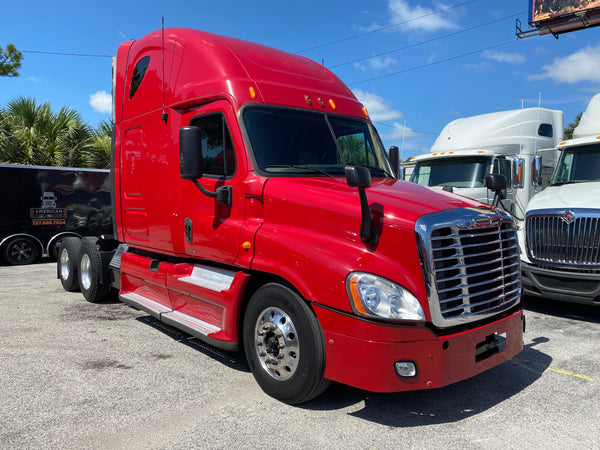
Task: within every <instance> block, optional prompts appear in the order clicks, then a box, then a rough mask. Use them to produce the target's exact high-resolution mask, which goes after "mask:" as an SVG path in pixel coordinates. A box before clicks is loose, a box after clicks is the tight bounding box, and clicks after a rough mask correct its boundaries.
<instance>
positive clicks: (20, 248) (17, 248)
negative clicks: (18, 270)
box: [4, 237, 39, 266]
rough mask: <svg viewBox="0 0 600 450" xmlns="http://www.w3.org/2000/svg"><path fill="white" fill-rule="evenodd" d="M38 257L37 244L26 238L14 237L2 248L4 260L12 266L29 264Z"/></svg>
mask: <svg viewBox="0 0 600 450" xmlns="http://www.w3.org/2000/svg"><path fill="white" fill-rule="evenodd" d="M38 256H39V250H38V245H37V243H36V242H35V241H34V240H33V239H30V238H28V237H16V238H13V239H11V240H10V241H8V242H7V244H6V246H5V247H4V259H5V260H6V262H7V263H9V264H12V265H13V266H24V265H25V264H31V263H32V262H34V261H35V260H36V259H37V257H38Z"/></svg>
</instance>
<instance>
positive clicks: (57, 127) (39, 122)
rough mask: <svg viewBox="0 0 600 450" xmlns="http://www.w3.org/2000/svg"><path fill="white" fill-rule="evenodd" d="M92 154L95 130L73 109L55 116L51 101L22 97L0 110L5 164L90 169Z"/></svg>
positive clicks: (0, 153) (0, 158)
mask: <svg viewBox="0 0 600 450" xmlns="http://www.w3.org/2000/svg"><path fill="white" fill-rule="evenodd" d="M92 152H93V137H92V130H91V129H90V127H89V126H88V125H87V124H85V123H84V122H83V120H82V119H81V116H80V115H79V113H78V112H77V111H75V110H74V109H71V108H67V107H63V108H61V109H60V111H59V112H58V113H53V112H52V109H51V105H50V103H48V102H44V103H42V104H38V103H37V102H36V101H35V100H34V99H31V98H23V97H19V98H17V99H16V100H13V101H11V102H9V103H8V106H7V107H6V108H4V109H2V110H0V161H2V162H7V163H13V164H14V163H16V164H30V165H50V166H64V167H89V166H90V161H91V160H92V159H93V158H92V156H90V153H92Z"/></svg>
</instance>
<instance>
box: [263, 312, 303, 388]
mask: <svg viewBox="0 0 600 450" xmlns="http://www.w3.org/2000/svg"><path fill="white" fill-rule="evenodd" d="M254 331H255V332H254V344H255V348H256V354H257V355H258V358H259V360H260V363H261V365H262V367H263V369H264V370H265V372H267V373H268V374H269V375H270V376H271V377H273V378H275V379H276V380H281V381H285V380H288V379H290V378H291V377H292V376H293V375H294V373H296V370H297V368H298V361H299V358H300V346H299V342H298V333H297V332H296V327H295V326H294V323H293V322H292V320H291V319H290V317H289V316H288V315H287V314H286V313H285V312H283V311H282V310H281V309H279V308H267V309H265V310H264V311H263V312H262V313H261V314H260V316H259V317H258V320H257V321H256V326H255V328H254Z"/></svg>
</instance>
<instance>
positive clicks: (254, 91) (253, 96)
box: [248, 86, 256, 100]
mask: <svg viewBox="0 0 600 450" xmlns="http://www.w3.org/2000/svg"><path fill="white" fill-rule="evenodd" d="M248 90H249V91H250V97H252V98H253V99H255V100H256V90H255V89H254V87H253V86H250V87H249V88H248Z"/></svg>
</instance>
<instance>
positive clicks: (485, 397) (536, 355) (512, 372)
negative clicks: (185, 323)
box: [136, 316, 552, 427]
mask: <svg viewBox="0 0 600 450" xmlns="http://www.w3.org/2000/svg"><path fill="white" fill-rule="evenodd" d="M136 320H138V321H140V322H142V323H144V324H146V325H149V326H151V327H152V328H154V329H156V330H158V331H160V332H162V333H164V334H165V335H167V336H169V337H171V338H172V339H174V340H176V341H177V342H180V343H182V344H184V345H188V346H190V347H191V348H193V349H195V350H197V351H199V352H200V353H202V354H204V355H207V356H209V357H211V358H213V359H215V360H217V361H220V362H221V363H222V364H224V365H225V366H227V367H229V368H231V369H234V370H238V371H241V372H246V373H250V369H249V367H248V364H247V362H246V358H245V356H244V353H243V352H242V351H239V352H227V351H223V350H219V349H217V348H215V347H212V346H211V345H209V344H206V343H204V342H202V341H201V340H199V339H197V338H195V337H193V336H190V335H189V334H187V333H185V332H183V331H180V330H178V329H176V328H173V327H171V326H169V325H166V324H164V323H162V322H160V321H159V320H157V319H155V318H154V317H152V316H142V317H138V318H137V319H136ZM547 341H548V339H547V338H542V337H540V338H536V339H533V341H532V342H531V343H530V344H528V345H525V346H524V348H523V351H522V352H521V353H520V354H519V355H517V357H516V358H513V359H512V360H511V361H508V362H506V363H504V364H502V365H500V366H498V367H495V368H493V369H491V370H489V371H487V372H484V373H482V374H480V375H478V376H476V377H474V378H471V379H469V380H465V381H462V382H460V383H456V384H453V385H450V386H447V387H444V388H440V389H433V390H429V391H413V392H401V393H392V394H389V393H386V394H378V393H373V392H368V391H364V390H361V389H356V388H352V387H350V386H346V385H342V384H339V383H332V385H331V386H330V387H329V388H328V389H327V390H326V391H325V392H324V393H323V394H322V395H321V396H319V397H318V398H316V399H314V400H312V401H310V402H307V403H305V404H302V405H298V406H297V407H299V408H304V409H306V410H314V411H331V410H338V409H345V408H350V409H354V407H356V406H357V405H360V404H362V403H364V407H362V408H361V409H359V410H357V411H354V412H351V413H349V414H350V415H352V416H355V417H358V418H361V419H364V420H368V421H370V422H374V423H378V424H381V425H387V426H390V427H412V426H419V425H432V424H442V423H452V422H458V421H461V420H463V419H466V418H468V417H471V416H474V415H477V414H481V413H483V412H485V411H487V410H489V409H490V408H493V407H494V406H496V405H498V404H500V403H502V402H504V401H506V400H508V399H510V398H512V397H514V396H517V395H518V394H519V393H521V392H523V391H524V390H525V389H526V388H527V387H528V386H530V385H531V384H533V383H534V382H535V381H536V380H537V379H538V378H540V376H541V375H542V374H543V373H544V371H545V370H546V369H547V368H548V367H549V366H550V364H551V362H552V358H551V357H550V356H549V355H547V354H545V353H543V352H540V351H538V350H537V349H535V346H536V345H537V344H539V343H542V342H547ZM374 376H377V374H374Z"/></svg>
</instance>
